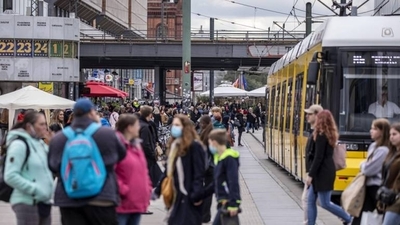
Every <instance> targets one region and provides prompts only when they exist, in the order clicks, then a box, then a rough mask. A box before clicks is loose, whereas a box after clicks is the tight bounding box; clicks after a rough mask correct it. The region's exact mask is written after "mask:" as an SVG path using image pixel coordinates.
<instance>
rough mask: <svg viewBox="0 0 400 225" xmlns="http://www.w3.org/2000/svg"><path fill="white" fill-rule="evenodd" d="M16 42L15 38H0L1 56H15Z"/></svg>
mask: <svg viewBox="0 0 400 225" xmlns="http://www.w3.org/2000/svg"><path fill="white" fill-rule="evenodd" d="M14 51H15V44H14V40H12V39H6V40H0V56H14Z"/></svg>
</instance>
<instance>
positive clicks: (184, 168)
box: [153, 114, 206, 225]
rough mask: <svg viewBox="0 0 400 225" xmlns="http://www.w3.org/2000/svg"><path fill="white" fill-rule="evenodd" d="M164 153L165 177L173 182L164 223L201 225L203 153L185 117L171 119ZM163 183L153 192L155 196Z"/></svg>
mask: <svg viewBox="0 0 400 225" xmlns="http://www.w3.org/2000/svg"><path fill="white" fill-rule="evenodd" d="M167 152H168V162H167V166H166V171H165V174H166V175H167V177H168V179H170V178H171V179H172V180H173V182H172V183H173V187H174V188H173V190H174V191H173V200H172V202H171V205H170V206H169V204H168V205H167V204H166V206H167V207H168V212H167V218H166V221H167V222H168V224H169V225H187V224H190V225H201V224H202V209H203V208H202V200H203V196H204V186H203V182H204V174H205V169H206V168H205V165H206V152H205V148H204V147H203V145H202V144H201V142H200V141H199V137H198V135H197V133H196V131H195V129H194V125H193V123H192V121H191V120H190V119H189V118H188V116H186V115H182V114H178V115H176V116H175V117H174V119H173V121H172V127H171V138H170V140H169V142H168V145H167ZM164 179H165V178H164ZM164 179H162V180H161V182H159V186H158V187H157V188H156V190H155V194H156V195H157V196H159V195H160V192H161V188H160V185H161V184H162V182H163V181H164ZM153 199H154V198H153Z"/></svg>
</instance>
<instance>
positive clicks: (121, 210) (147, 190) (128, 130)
mask: <svg viewBox="0 0 400 225" xmlns="http://www.w3.org/2000/svg"><path fill="white" fill-rule="evenodd" d="M115 126H116V130H117V136H118V137H119V139H120V141H121V142H122V143H123V144H124V145H125V148H126V156H125V158H124V159H123V160H122V161H121V162H119V163H118V164H117V166H116V167H115V173H116V174H117V180H118V186H119V188H118V190H119V194H120V197H121V202H120V204H119V206H118V207H117V213H118V223H119V225H139V224H140V217H141V214H142V213H145V212H147V207H148V206H149V202H150V194H151V190H152V183H151V180H150V177H149V171H148V169H147V161H146V157H145V156H144V153H143V150H142V147H141V146H140V142H139V139H138V138H139V129H140V124H139V119H138V117H137V116H135V115H133V114H122V115H121V116H120V117H119V119H118V121H117V124H116V125H115Z"/></svg>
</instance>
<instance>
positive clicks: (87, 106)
mask: <svg viewBox="0 0 400 225" xmlns="http://www.w3.org/2000/svg"><path fill="white" fill-rule="evenodd" d="M91 110H96V107H95V106H94V104H93V103H92V101H90V100H89V99H88V98H80V99H78V100H77V101H76V103H75V105H74V113H75V114H77V115H85V114H86V113H89V112H90V111H91Z"/></svg>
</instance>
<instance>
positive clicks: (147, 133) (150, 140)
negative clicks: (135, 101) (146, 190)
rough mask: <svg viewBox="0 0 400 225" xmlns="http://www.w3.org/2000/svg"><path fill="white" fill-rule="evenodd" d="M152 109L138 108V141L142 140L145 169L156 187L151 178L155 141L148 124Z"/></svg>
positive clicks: (154, 158) (145, 106) (154, 157)
mask: <svg viewBox="0 0 400 225" xmlns="http://www.w3.org/2000/svg"><path fill="white" fill-rule="evenodd" d="M152 112H153V109H152V108H151V107H150V106H147V105H143V106H142V107H140V118H139V123H140V131H139V133H140V139H142V143H141V144H142V149H143V152H144V154H145V156H146V160H147V167H148V169H149V173H150V178H151V180H152V181H153V186H154V185H156V184H155V183H154V177H153V176H152V175H153V174H152V169H153V166H154V165H155V164H156V155H155V149H156V140H155V137H156V135H155V133H154V131H153V127H152V126H151V124H150V120H151V116H152Z"/></svg>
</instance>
